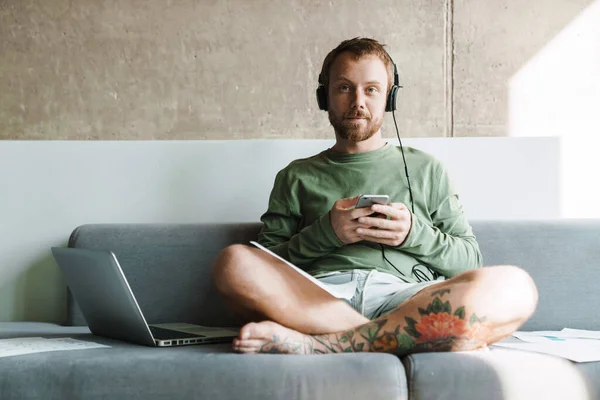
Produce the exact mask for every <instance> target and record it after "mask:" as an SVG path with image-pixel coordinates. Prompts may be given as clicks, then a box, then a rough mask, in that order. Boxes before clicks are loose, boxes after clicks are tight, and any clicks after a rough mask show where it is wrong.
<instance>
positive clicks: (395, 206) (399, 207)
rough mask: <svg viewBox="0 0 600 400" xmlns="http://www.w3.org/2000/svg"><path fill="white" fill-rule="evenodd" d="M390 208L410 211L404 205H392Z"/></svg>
mask: <svg viewBox="0 0 600 400" xmlns="http://www.w3.org/2000/svg"><path fill="white" fill-rule="evenodd" d="M390 206H391V207H394V208H395V209H397V210H408V207H406V204H404V203H390Z"/></svg>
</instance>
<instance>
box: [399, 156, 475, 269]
mask: <svg viewBox="0 0 600 400" xmlns="http://www.w3.org/2000/svg"><path fill="white" fill-rule="evenodd" d="M430 185H431V186H430V187H431V203H430V204H432V205H433V207H432V209H431V211H430V218H431V222H430V221H428V220H427V218H424V217H419V216H417V215H415V214H412V227H411V230H410V232H409V234H408V236H407V237H406V240H405V241H404V243H403V244H401V245H400V246H399V247H398V249H399V250H401V251H404V252H405V253H408V254H411V255H412V256H413V257H415V258H416V259H418V260H419V261H421V262H422V263H424V264H426V265H428V266H429V267H431V268H432V269H433V270H435V271H437V272H438V273H440V274H442V275H444V276H446V277H452V276H454V275H458V274H459V273H461V272H464V271H467V270H469V269H473V268H479V267H481V266H482V257H481V252H480V250H479V244H478V243H477V240H476V238H475V236H474V235H473V231H472V228H471V226H470V225H469V222H468V221H467V218H466V216H465V215H464V213H463V208H462V205H461V204H460V202H459V198H458V194H457V193H456V190H455V189H454V187H453V185H452V182H451V181H450V178H449V176H448V173H447V171H446V170H445V168H444V167H443V166H442V165H441V164H439V163H437V164H436V167H435V168H434V173H433V174H432V179H431V182H430Z"/></svg>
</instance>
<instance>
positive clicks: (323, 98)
mask: <svg viewBox="0 0 600 400" xmlns="http://www.w3.org/2000/svg"><path fill="white" fill-rule="evenodd" d="M317 104H319V110H323V111H327V91H326V90H325V86H323V85H319V87H317Z"/></svg>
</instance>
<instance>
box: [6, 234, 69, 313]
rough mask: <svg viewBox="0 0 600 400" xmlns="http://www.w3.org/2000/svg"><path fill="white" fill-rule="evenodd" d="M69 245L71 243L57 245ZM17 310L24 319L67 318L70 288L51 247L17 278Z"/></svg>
mask: <svg viewBox="0 0 600 400" xmlns="http://www.w3.org/2000/svg"><path fill="white" fill-rule="evenodd" d="M56 246H59V247H66V246H67V243H66V242H64V243H60V244H56ZM15 291H16V293H15V296H14V299H15V305H14V311H15V313H16V314H17V315H19V316H21V319H22V320H23V321H39V322H57V321H58V322H59V323H62V322H63V321H65V320H66V313H67V307H66V301H67V287H66V284H65V282H64V280H63V279H62V273H61V272H60V271H59V267H58V265H57V264H56V261H55V260H54V257H52V253H51V251H50V248H48V250H47V251H46V252H44V254H43V255H42V256H41V257H40V258H39V259H38V260H37V261H35V262H34V263H32V264H31V265H30V266H29V267H28V268H25V269H24V270H23V272H22V273H21V274H20V276H19V277H18V278H17V282H16V285H15Z"/></svg>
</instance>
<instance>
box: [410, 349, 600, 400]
mask: <svg viewBox="0 0 600 400" xmlns="http://www.w3.org/2000/svg"><path fill="white" fill-rule="evenodd" d="M402 361H403V363H404V367H405V369H406V371H407V380H408V388H409V395H410V399H411V400H430V399H436V400H444V399H448V400H450V399H452V400H454V399H461V400H480V399H486V400H506V399H510V400H531V399H544V400H553V399H556V400H559V399H560V400H564V399H569V400H593V399H600V362H591V363H574V362H571V361H569V360H566V359H563V358H560V357H555V356H551V355H546V354H540V353H531V352H525V351H521V350H515V349H507V348H500V347H494V346H491V347H490V350H489V351H472V352H457V353H422V354H413V355H411V356H408V357H405V358H404V359H403V360H402Z"/></svg>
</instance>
